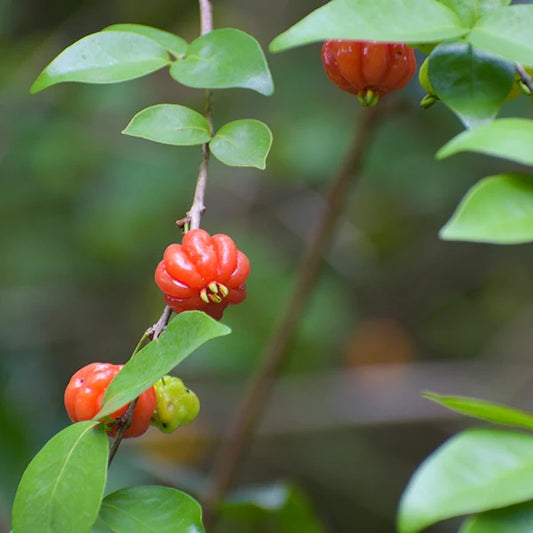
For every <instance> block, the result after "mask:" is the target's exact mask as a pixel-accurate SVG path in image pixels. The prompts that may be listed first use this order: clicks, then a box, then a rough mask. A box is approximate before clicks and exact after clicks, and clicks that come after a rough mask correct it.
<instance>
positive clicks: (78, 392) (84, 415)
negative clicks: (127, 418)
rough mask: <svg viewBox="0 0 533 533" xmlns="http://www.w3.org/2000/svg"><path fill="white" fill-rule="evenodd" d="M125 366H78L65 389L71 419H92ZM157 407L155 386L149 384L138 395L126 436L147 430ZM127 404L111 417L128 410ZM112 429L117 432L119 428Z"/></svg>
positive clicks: (105, 364)
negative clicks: (109, 387) (147, 387)
mask: <svg viewBox="0 0 533 533" xmlns="http://www.w3.org/2000/svg"><path fill="white" fill-rule="evenodd" d="M123 366H124V365H112V364H111V363H91V364H90V365H87V366H84V367H83V368H81V369H80V370H78V371H77V372H76V373H75V374H74V375H73V376H72V377H71V378H70V382H69V384H68V385H67V388H66V389H65V408H66V409H67V413H68V416H69V417H70V419H71V420H72V422H81V421H82V420H92V419H93V418H94V417H95V416H96V415H97V414H98V412H99V411H100V408H101V407H102V400H103V398H104V394H105V391H106V390H107V387H108V386H109V384H110V383H111V381H112V380H113V378H114V377H115V376H116V375H117V374H118V372H119V370H120V369H121V368H122V367H123ZM128 405H129V404H128ZM155 407H156V395H155V390H154V388H153V387H150V388H149V389H148V390H146V391H144V392H143V393H142V394H141V395H140V396H139V400H138V401H137V405H136V406H135V410H134V411H133V418H132V421H131V426H130V427H129V428H128V430H127V431H126V433H125V434H124V437H125V438H128V437H139V436H140V435H142V434H143V433H145V432H146V430H147V429H148V427H149V426H150V420H151V418H152V415H153V414H154V411H155ZM127 408H128V406H127V405H126V406H124V407H122V408H121V409H119V410H118V411H116V412H115V413H113V414H111V415H110V416H109V418H111V419H113V420H116V419H117V418H118V417H119V416H122V415H123V414H124V413H125V412H126V409H127ZM109 433H110V434H111V435H114V434H116V428H115V429H112V430H111V431H110V432H109Z"/></svg>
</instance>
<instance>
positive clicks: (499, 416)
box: [424, 392, 533, 431]
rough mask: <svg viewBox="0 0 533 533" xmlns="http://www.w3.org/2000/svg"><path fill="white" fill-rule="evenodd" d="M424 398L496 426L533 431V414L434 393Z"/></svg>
mask: <svg viewBox="0 0 533 533" xmlns="http://www.w3.org/2000/svg"><path fill="white" fill-rule="evenodd" d="M424 397H425V398H427V399H428V400H432V401H434V402H437V403H439V404H441V405H443V406H444V407H447V408H448V409H451V410H452V411H455V412H456V413H460V414H462V415H466V416H472V417H474V418H479V419H480V420H487V421H488V422H494V423H495V424H503V425H506V426H517V427H521V428H525V429H529V430H531V431H533V415H532V414H529V413H526V412H524V411H520V410H518V409H514V408H512V407H508V406H506V405H502V404H498V403H493V402H487V401H485V400H478V399H476V398H465V397H462V396H441V395H440V394H435V393H433V392H426V393H424Z"/></svg>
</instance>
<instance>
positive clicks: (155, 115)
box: [122, 104, 211, 146]
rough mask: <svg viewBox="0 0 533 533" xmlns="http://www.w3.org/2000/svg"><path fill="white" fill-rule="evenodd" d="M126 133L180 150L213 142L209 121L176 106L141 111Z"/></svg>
mask: <svg viewBox="0 0 533 533" xmlns="http://www.w3.org/2000/svg"><path fill="white" fill-rule="evenodd" d="M122 133H125V134H126V135H132V136H133V137H142V138H144V139H149V140H150V141H155V142H159V143H163V144H173V145H176V146H188V145H193V144H203V143H206V142H209V141H210V140H211V130H210V128H209V123H208V122H207V120H206V119H205V118H204V117H203V116H202V115H201V114H200V113H198V112H196V111H194V110H192V109H189V108H188V107H185V106H183V105H176V104H159V105H153V106H151V107H147V108H146V109H143V110H142V111H139V112H138V113H137V114H136V115H135V116H134V117H133V118H132V119H131V121H130V123H129V124H128V125H127V126H126V128H125V129H124V130H123V131H122Z"/></svg>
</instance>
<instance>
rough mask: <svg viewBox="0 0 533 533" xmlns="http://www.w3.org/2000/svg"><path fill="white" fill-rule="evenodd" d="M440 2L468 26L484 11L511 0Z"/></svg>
mask: <svg viewBox="0 0 533 533" xmlns="http://www.w3.org/2000/svg"><path fill="white" fill-rule="evenodd" d="M440 1H441V3H442V4H444V5H446V6H448V7H449V8H450V9H453V10H454V11H455V12H456V13H457V14H458V15H459V18H460V19H461V21H462V22H463V24H464V25H465V26H468V27H469V28H470V27H471V26H473V25H474V24H475V22H476V21H477V20H478V19H479V18H480V17H482V16H483V15H484V14H485V13H489V12H490V11H494V10H495V9H499V8H500V7H505V6H507V5H509V4H510V3H511V0H440Z"/></svg>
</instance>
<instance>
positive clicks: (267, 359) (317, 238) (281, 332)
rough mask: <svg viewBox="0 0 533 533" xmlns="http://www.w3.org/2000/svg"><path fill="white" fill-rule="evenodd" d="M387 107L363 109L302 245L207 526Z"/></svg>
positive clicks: (227, 447) (216, 472)
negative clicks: (322, 208) (295, 274)
mask: <svg viewBox="0 0 533 533" xmlns="http://www.w3.org/2000/svg"><path fill="white" fill-rule="evenodd" d="M383 111H384V110H383V109H380V108H377V109H368V110H365V112H364V113H363V116H362V118H361V121H360V123H359V125H358V130H357V133H356V136H355V139H354V143H353V146H352V148H351V150H350V152H349V153H348V156H347V158H346V160H345V162H344V164H343V166H342V168H341V169H340V170H339V172H338V174H337V177H336V179H335V181H334V182H333V184H332V186H331V188H330V190H329V193H328V196H327V203H326V207H325V211H324V213H323V214H322V218H321V220H320V223H319V224H318V227H316V229H315V232H314V234H313V235H312V237H311V239H310V241H309V243H308V245H307V247H306V249H305V251H304V254H303V257H302V260H301V266H300V270H299V275H298V278H297V280H296V282H295V284H294V288H293V291H292V295H291V297H290V299H289V301H288V303H287V306H286V308H285V311H284V313H283V314H282V317H281V320H280V322H279V323H278V326H277V329H276V330H275V331H274V333H273V334H272V336H271V338H270V342H269V343H268V345H267V346H266V348H265V350H264V352H263V355H262V357H261V361H262V362H261V363H260V366H259V368H258V370H257V371H256V373H255V375H254V376H253V377H252V379H251V381H250V384H249V387H248V389H247V392H246V394H245V396H244V398H243V399H242V402H241V404H240V407H239V408H238V409H237V413H236V415H235V417H234V419H233V421H232V423H231V424H230V427H229V431H228V433H227V435H226V438H225V439H224V441H223V443H222V445H221V448H220V450H219V453H218V456H217V458H216V460H215V465H214V467H213V470H212V474H211V479H210V486H209V487H208V490H207V495H206V497H205V499H204V524H205V526H206V530H207V531H209V530H210V528H211V527H212V525H213V523H214V518H215V513H216V508H217V506H218V504H219V503H220V501H221V500H222V499H223V497H224V495H225V494H226V492H227V490H228V488H229V486H230V484H231V481H232V479H233V477H234V475H235V472H236V469H237V466H238V463H239V460H240V458H241V457H242V455H243V453H244V452H245V450H246V448H247V446H248V444H249V442H250V439H251V436H252V433H253V431H254V429H255V427H256V425H257V422H258V419H259V417H260V415H261V412H262V409H263V406H264V404H265V402H266V400H267V398H268V395H269V393H270V391H271V389H272V386H273V384H274V381H275V379H276V376H277V374H278V373H279V370H280V368H281V366H282V363H283V361H284V359H285V357H286V353H287V347H288V345H289V343H290V341H291V339H292V337H293V334H294V332H295V330H296V327H297V325H298V323H299V321H300V318H301V315H302V313H303V311H304V309H305V307H306V304H307V299H308V297H309V295H310V293H311V290H312V288H313V286H314V284H315V282H316V280H317V277H318V273H319V267H320V265H321V263H322V257H323V254H324V251H325V249H326V246H327V245H328V243H329V241H330V239H331V236H332V233H333V230H334V227H335V224H336V222H337V220H338V218H339V215H340V213H341V209H342V206H343V204H344V201H345V200H346V196H347V192H348V188H349V186H350V181H351V178H352V176H354V175H355V174H357V173H358V172H359V170H360V168H361V166H362V162H363V159H364V155H365V153H366V151H367V147H368V145H369V140H370V136H371V133H372V130H373V129H374V127H375V125H376V123H377V118H378V115H380V114H381V113H383Z"/></svg>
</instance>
